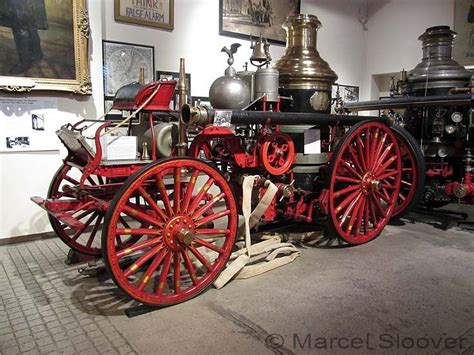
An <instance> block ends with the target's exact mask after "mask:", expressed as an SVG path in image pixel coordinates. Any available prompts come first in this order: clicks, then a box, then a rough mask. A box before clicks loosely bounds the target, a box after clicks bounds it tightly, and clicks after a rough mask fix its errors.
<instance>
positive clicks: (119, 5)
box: [115, 0, 174, 30]
mask: <svg viewBox="0 0 474 355" xmlns="http://www.w3.org/2000/svg"><path fill="white" fill-rule="evenodd" d="M115 20H116V21H120V22H128V23H134V24H137V25H144V26H152V27H159V28H165V29H168V30H172V29H173V28H174V0H115Z"/></svg>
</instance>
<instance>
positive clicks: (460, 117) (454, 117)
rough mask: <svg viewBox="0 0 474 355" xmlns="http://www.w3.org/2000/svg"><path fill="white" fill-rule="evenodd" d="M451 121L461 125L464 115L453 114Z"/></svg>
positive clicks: (459, 113)
mask: <svg viewBox="0 0 474 355" xmlns="http://www.w3.org/2000/svg"><path fill="white" fill-rule="evenodd" d="M451 119H452V120H453V122H454V123H459V122H461V121H462V113H461V112H453V113H452V115H451Z"/></svg>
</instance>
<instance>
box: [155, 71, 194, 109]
mask: <svg viewBox="0 0 474 355" xmlns="http://www.w3.org/2000/svg"><path fill="white" fill-rule="evenodd" d="M156 80H176V81H178V80H179V73H178V72H172V71H163V70H157V71H156ZM190 98H191V74H189V73H186V102H188V103H189V100H190ZM170 109H171V110H178V84H176V88H175V90H174V99H173V100H171V102H170Z"/></svg>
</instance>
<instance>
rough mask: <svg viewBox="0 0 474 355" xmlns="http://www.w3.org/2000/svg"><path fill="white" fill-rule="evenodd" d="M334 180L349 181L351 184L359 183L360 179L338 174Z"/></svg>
mask: <svg viewBox="0 0 474 355" xmlns="http://www.w3.org/2000/svg"><path fill="white" fill-rule="evenodd" d="M336 181H340V182H349V183H352V184H360V180H357V179H354V178H350V177H347V176H340V175H336Z"/></svg>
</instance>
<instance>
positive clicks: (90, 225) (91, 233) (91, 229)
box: [48, 164, 104, 256]
mask: <svg viewBox="0 0 474 355" xmlns="http://www.w3.org/2000/svg"><path fill="white" fill-rule="evenodd" d="M81 175H82V171H81V170H79V169H78V168H75V167H72V166H70V165H66V164H63V165H62V166H61V167H60V168H59V169H58V171H57V172H56V174H55V175H54V177H53V180H52V181H51V184H50V186H49V190H48V199H54V200H68V199H69V200H71V199H75V198H76V193H75V191H76V189H75V187H77V186H79V180H80V178H81ZM100 184H103V179H102V177H100V176H96V175H91V176H90V177H89V178H88V179H87V181H86V186H98V185H100ZM71 212H72V211H71ZM73 216H74V217H75V218H76V219H78V220H79V221H81V222H82V223H83V224H84V227H83V228H81V229H79V230H74V229H72V228H70V227H69V226H67V225H66V224H64V223H63V222H61V221H59V220H58V219H56V218H55V217H53V216H51V215H50V214H48V218H49V221H50V223H51V226H52V227H53V230H54V232H55V233H56V234H57V235H58V237H59V238H60V239H61V240H62V241H63V242H64V243H66V245H68V246H69V247H70V248H72V249H74V250H76V251H78V252H81V253H83V254H86V255H91V256H100V253H101V250H100V238H98V237H97V234H98V233H99V229H100V227H101V225H102V222H103V218H104V213H103V212H101V211H99V210H96V209H94V208H90V207H86V208H85V209H80V210H78V211H76V212H74V214H73Z"/></svg>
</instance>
